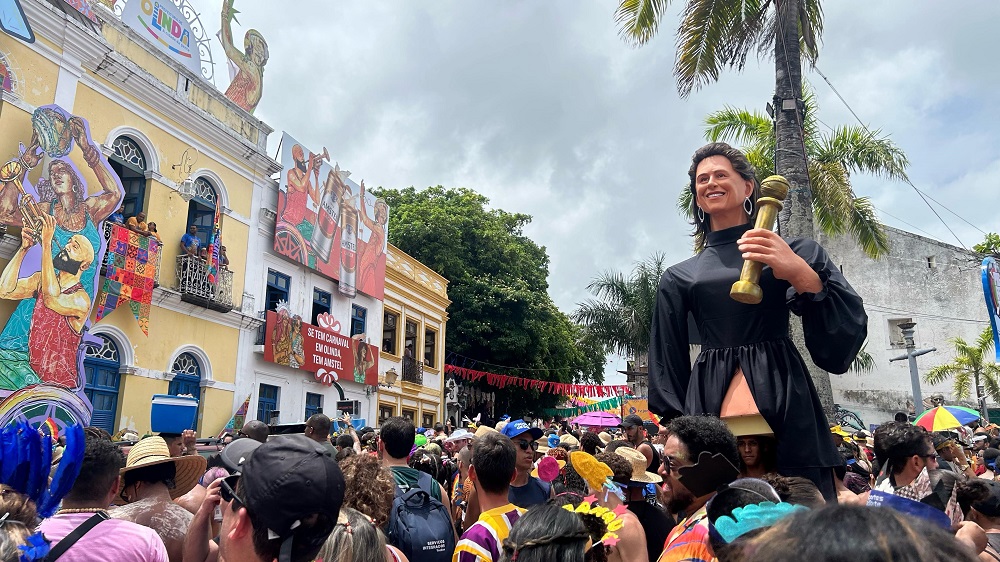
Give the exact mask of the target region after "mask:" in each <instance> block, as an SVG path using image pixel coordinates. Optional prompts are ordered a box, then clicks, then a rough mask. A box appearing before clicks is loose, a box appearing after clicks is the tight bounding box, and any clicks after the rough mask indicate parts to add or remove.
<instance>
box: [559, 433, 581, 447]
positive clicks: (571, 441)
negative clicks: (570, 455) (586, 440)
mask: <svg viewBox="0 0 1000 562" xmlns="http://www.w3.org/2000/svg"><path fill="white" fill-rule="evenodd" d="M559 446H560V447H562V448H564V449H567V450H569V449H572V448H574V447H579V446H580V440H579V439H577V438H576V437H573V435H571V434H569V433H564V434H563V435H562V436H560V437H559Z"/></svg>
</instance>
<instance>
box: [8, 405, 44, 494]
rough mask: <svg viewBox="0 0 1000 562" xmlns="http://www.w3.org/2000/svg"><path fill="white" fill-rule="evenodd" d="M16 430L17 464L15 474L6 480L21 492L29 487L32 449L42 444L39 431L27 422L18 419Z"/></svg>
mask: <svg viewBox="0 0 1000 562" xmlns="http://www.w3.org/2000/svg"><path fill="white" fill-rule="evenodd" d="M16 425H17V430H16V433H15V435H16V439H17V464H16V465H15V467H14V474H13V475H11V479H10V480H7V481H5V482H4V484H7V485H8V486H11V487H13V488H14V489H15V490H17V491H19V492H22V493H23V492H25V491H26V490H27V489H28V473H29V472H31V450H32V449H35V448H38V447H39V446H41V444H40V443H39V439H38V432H37V431H35V429H34V428H32V427H31V426H30V425H28V424H27V422H23V421H18V422H17V424H16Z"/></svg>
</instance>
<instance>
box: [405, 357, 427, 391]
mask: <svg viewBox="0 0 1000 562" xmlns="http://www.w3.org/2000/svg"><path fill="white" fill-rule="evenodd" d="M403 382H412V383H414V384H424V362H423V361H417V360H416V359H414V358H412V357H403Z"/></svg>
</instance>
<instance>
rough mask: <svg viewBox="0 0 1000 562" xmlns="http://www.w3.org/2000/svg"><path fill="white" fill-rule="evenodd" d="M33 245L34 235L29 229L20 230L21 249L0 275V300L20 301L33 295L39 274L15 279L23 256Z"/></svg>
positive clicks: (39, 277) (38, 280)
mask: <svg viewBox="0 0 1000 562" xmlns="http://www.w3.org/2000/svg"><path fill="white" fill-rule="evenodd" d="M34 245H35V236H34V233H33V232H32V231H31V229H30V228H22V229H21V247H20V248H18V249H17V252H15V253H14V257H12V258H11V259H10V262H8V263H7V267H5V268H4V270H3V273H2V274H0V299H10V300H20V299H26V298H28V297H30V296H32V295H33V294H35V291H36V290H37V289H38V283H39V282H40V279H41V274H40V273H34V274H32V275H30V276H28V277H25V278H24V279H18V278H17V274H18V272H19V271H20V269H21V263H22V262H23V261H24V256H25V255H26V254H27V253H28V250H30V249H31V247H32V246H34Z"/></svg>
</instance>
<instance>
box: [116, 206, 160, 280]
mask: <svg viewBox="0 0 1000 562" xmlns="http://www.w3.org/2000/svg"><path fill="white" fill-rule="evenodd" d="M101 224H102V225H103V227H104V245H105V246H106V247H109V249H110V245H111V244H110V242H111V231H112V229H113V228H114V227H115V226H118V227H119V228H125V226H124V225H120V224H117V223H113V222H111V221H104V222H103V223H101ZM139 236H140V237H142V235H141V234H140V235H139ZM162 256H163V252H162V244H161V251H160V252H157V253H156V277H154V278H153V286H154V287H159V286H160V258H161V257H162ZM112 259H114V256H113V255H112V254H111V252H106V253H105V254H104V263H103V264H101V275H107V266H108V264H109V260H112Z"/></svg>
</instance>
